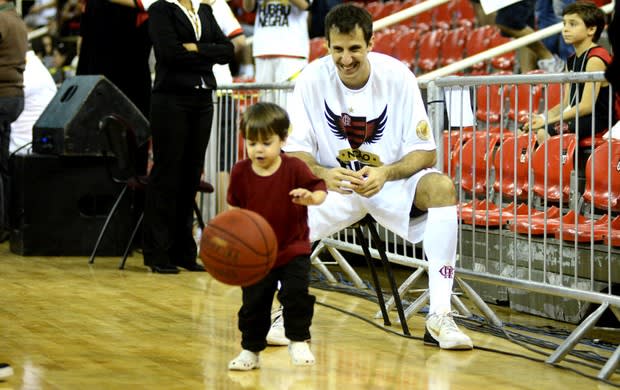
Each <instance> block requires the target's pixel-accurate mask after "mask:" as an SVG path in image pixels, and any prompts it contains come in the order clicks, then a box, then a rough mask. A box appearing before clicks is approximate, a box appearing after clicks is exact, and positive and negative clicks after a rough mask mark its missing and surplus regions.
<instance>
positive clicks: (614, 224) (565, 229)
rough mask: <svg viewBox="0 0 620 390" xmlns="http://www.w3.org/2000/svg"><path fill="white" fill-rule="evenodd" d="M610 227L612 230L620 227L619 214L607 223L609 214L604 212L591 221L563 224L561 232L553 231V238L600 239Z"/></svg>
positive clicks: (568, 239) (588, 240)
mask: <svg viewBox="0 0 620 390" xmlns="http://www.w3.org/2000/svg"><path fill="white" fill-rule="evenodd" d="M610 229H611V231H612V232H614V231H615V230H618V229H620V216H617V217H616V218H614V219H613V220H612V221H611V223H609V216H608V215H607V214H605V215H603V216H602V217H601V218H599V219H598V220H596V221H592V223H585V224H579V225H575V224H567V225H564V226H562V232H559V231H557V232H556V233H555V238H557V239H562V240H565V241H577V242H593V241H594V242H596V241H602V240H603V239H604V238H605V235H607V233H608V232H609V230H610Z"/></svg>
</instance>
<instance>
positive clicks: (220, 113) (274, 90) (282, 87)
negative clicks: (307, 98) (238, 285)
mask: <svg viewBox="0 0 620 390" xmlns="http://www.w3.org/2000/svg"><path fill="white" fill-rule="evenodd" d="M584 82H604V77H603V74H602V73H562V74H532V75H508V76H493V75H491V76H471V77H453V76H450V77H444V78H437V79H435V80H433V81H432V82H429V83H428V84H427V85H426V87H427V90H426V92H427V101H428V103H429V104H428V111H429V117H430V119H431V124H432V127H433V132H434V134H435V139H436V142H437V145H438V149H437V150H438V152H439V154H440V155H441V159H439V160H440V162H439V163H438V166H439V167H440V168H443V159H444V158H448V157H450V159H449V162H448V167H449V168H448V169H449V172H448V173H452V172H453V173H454V180H455V183H456V184H457V186H458V188H459V198H460V201H461V202H462V203H466V202H467V201H471V200H475V198H476V197H477V196H478V197H480V200H481V201H482V202H484V206H481V207H480V208H481V210H479V211H481V212H482V214H481V215H482V218H483V219H484V218H485V217H488V213H489V211H490V209H489V207H488V205H490V204H494V205H496V206H499V207H498V208H499V210H500V211H499V218H500V220H502V215H503V213H504V212H506V215H504V218H503V221H502V223H501V224H500V225H499V226H490V225H489V224H488V223H483V224H482V225H476V224H475V223H472V224H467V223H463V222H462V221H461V222H459V227H460V229H459V246H458V261H457V276H458V278H457V282H458V285H459V286H460V287H461V289H462V290H463V291H464V292H465V293H467V295H468V296H469V297H470V298H471V299H472V301H473V302H474V303H475V304H476V305H477V306H478V308H480V310H481V311H482V312H483V314H484V315H485V316H486V318H487V319H488V320H489V321H490V322H492V323H494V324H496V325H499V324H501V321H500V320H499V319H498V318H497V316H495V314H494V313H493V311H492V310H491V309H490V308H489V307H488V306H487V305H486V304H485V303H484V302H483V299H482V298H481V296H480V295H484V294H478V293H476V290H478V289H483V288H482V286H493V287H494V288H496V289H504V291H508V292H509V293H512V294H515V296H516V291H522V292H527V293H530V294H526V296H527V295H531V293H536V294H542V296H547V297H560V298H561V299H562V300H567V299H568V300H575V301H576V302H581V303H585V302H587V303H591V304H594V305H600V306H599V307H598V309H596V310H593V311H592V313H591V314H589V315H587V317H586V314H587V313H585V310H584V308H585V307H587V305H580V308H581V309H580V312H579V315H581V316H582V318H579V319H578V320H582V319H583V317H586V318H585V319H583V321H582V322H581V325H580V326H578V327H577V329H576V330H575V331H574V332H573V334H572V335H571V337H569V338H568V339H567V340H566V341H565V342H564V344H562V345H561V346H560V347H559V348H558V349H557V350H556V351H555V352H554V354H553V355H552V356H551V357H550V358H549V359H548V362H550V363H555V362H558V361H559V360H561V359H562V358H563V357H564V356H565V355H566V354H567V353H568V352H569V351H570V350H571V349H572V348H573V347H574V345H575V344H576V343H577V342H578V340H579V339H580V338H581V337H582V336H583V334H584V333H585V332H586V331H587V330H589V329H590V328H591V327H593V326H594V324H595V323H596V321H597V319H598V318H600V316H601V315H602V313H603V312H604V311H605V310H606V309H607V308H610V309H611V310H612V312H613V313H614V314H616V315H618V314H620V311H619V310H618V308H620V297H618V296H616V295H614V286H615V284H616V283H617V281H618V279H620V275H619V274H618V271H617V270H620V267H618V262H619V260H620V250H619V248H616V247H614V246H612V244H611V241H610V242H609V243H608V244H603V243H602V242H600V240H598V239H594V238H592V239H591V240H590V241H589V242H582V243H578V242H576V241H565V240H563V239H561V237H562V235H561V234H562V229H564V228H565V227H566V226H568V225H570V221H569V220H560V223H559V229H560V230H559V231H560V235H559V237H560V238H556V237H555V236H554V235H552V234H549V232H547V230H546V229H545V232H544V233H543V235H542V236H540V237H539V236H537V235H536V234H533V232H532V231H531V230H528V231H526V232H525V233H519V232H517V231H516V230H511V229H510V228H509V227H510V221H511V219H512V218H513V216H510V215H508V214H509V213H508V212H509V211H510V210H509V209H505V208H504V206H505V205H506V203H507V202H510V201H512V202H513V203H514V204H517V203H518V202H520V203H523V204H525V205H526V206H527V207H528V211H527V213H525V214H522V216H523V215H525V217H526V218H531V217H532V215H533V213H535V212H540V211H544V210H548V209H549V208H550V207H552V206H551V202H550V200H549V199H548V197H547V196H546V195H543V196H542V197H538V196H537V195H536V194H535V193H534V191H533V189H532V187H533V186H532V184H531V180H533V174H530V175H529V177H528V181H530V183H529V185H528V189H527V191H526V196H525V197H521V198H519V199H517V198H516V197H514V198H513V199H502V197H501V196H500V197H498V196H496V195H498V194H493V192H492V191H490V190H488V189H489V188H490V183H492V182H493V180H494V179H495V178H496V177H501V176H502V172H503V168H502V169H500V170H499V171H496V170H494V169H490V168H489V169H485V170H484V174H483V176H484V177H483V178H482V179H483V181H484V182H485V183H487V184H486V186H487V187H486V189H487V190H485V192H484V194H483V195H482V196H480V194H478V195H475V194H472V193H468V192H467V191H466V190H464V189H463V187H462V186H461V184H462V183H461V180H462V178H463V176H464V173H463V165H464V160H463V152H462V149H461V151H460V152H457V153H456V154H455V153H454V151H451V150H450V151H449V152H448V153H450V155H449V156H448V155H446V156H444V155H443V151H444V150H445V149H444V145H443V140H444V136H443V134H444V133H443V132H444V129H450V128H452V131H453V132H454V135H455V137H456V139H457V140H463V139H464V137H465V136H466V135H467V134H468V133H469V134H477V133H480V134H484V135H485V136H484V137H483V138H480V139H481V140H484V141H483V142H485V145H484V146H485V147H486V146H487V145H489V144H488V140H489V138H490V137H491V136H496V137H497V138H498V144H497V145H498V146H497V147H494V148H488V149H487V150H485V153H484V154H485V155H486V156H487V159H488V160H491V159H492V158H493V156H494V153H497V150H498V148H499V147H500V146H501V145H502V142H504V140H505V139H506V138H507V137H514V136H516V135H517V133H518V132H519V131H520V130H519V129H520V126H521V125H522V123H519V120H518V119H517V118H516V117H515V118H513V119H511V117H509V115H508V112H509V111H510V109H511V108H512V109H513V110H515V109H516V108H517V107H518V106H523V104H522V103H523V102H521V104H519V103H518V102H515V101H511V99H515V98H516V99H525V100H526V101H527V104H525V106H526V107H527V108H528V112H527V114H532V113H535V112H541V111H542V113H544V112H545V111H546V110H548V109H549V108H551V107H550V99H551V98H552V96H550V89H549V88H548V87H549V86H550V85H552V84H565V83H584ZM518 85H527V86H528V88H529V89H528V90H527V91H529V93H526V94H525V95H526V96H518V93H512V94H511V93H510V92H509V89H510V88H515V89H516V86H518ZM494 86H499V88H497V89H496V90H497V91H499V92H498V93H499V95H498V96H493V97H488V94H487V101H486V103H487V104H483V103H478V91H479V88H484V89H486V90H490V89H492V88H493V87H494ZM534 87H539V88H542V90H543V91H544V92H543V93H542V97H541V99H542V100H541V101H540V102H535V101H534V98H533V95H534V94H533V93H531V91H532V90H533V88H534ZM292 88H293V86H292V85H291V84H257V83H248V84H233V85H227V86H222V87H221V89H219V90H218V94H217V101H216V109H215V113H216V114H215V118H214V121H213V133H212V137H211V141H210V143H209V148H208V150H207V158H206V163H205V176H206V179H207V180H209V181H210V182H212V183H214V185H215V187H216V188H217V192H216V194H215V196H213V197H207V198H206V199H205V202H206V204H205V205H204V206H206V207H203V210H204V212H205V214H206V215H205V217H206V218H210V217H212V216H214V215H215V214H217V213H218V212H220V211H222V210H223V209H224V207H225V196H226V188H227V184H228V182H227V179H228V172H229V171H230V168H231V167H232V165H233V164H234V162H235V161H237V160H239V159H241V158H243V157H244V151H243V147H242V145H240V143H239V142H240V138H239V136H238V132H237V128H238V123H239V115H240V114H241V113H242V112H243V111H244V109H245V108H246V107H247V106H248V105H251V104H253V103H254V102H257V101H259V100H264V99H269V100H272V99H274V98H275V99H276V100H277V101H278V102H280V103H283V102H284V101H285V97H286V96H287V94H288V93H289V92H290V90H291V89H292ZM446 90H450V91H454V90H456V91H457V93H456V94H455V93H451V94H450V96H452V98H453V99H454V98H456V99H460V100H461V102H460V104H458V105H457V106H459V107H461V108H462V107H463V106H465V107H467V106H469V107H470V108H471V111H472V119H473V126H465V125H463V120H462V119H463V117H464V116H465V114H467V113H465V112H464V111H467V110H459V111H460V112H458V114H455V113H454V112H450V113H449V115H448V118H450V119H449V120H448V122H447V123H444V122H445V121H444V113H445V111H446V108H445V95H446V93H445V92H444V91H446ZM560 91H562V90H561V89H560ZM515 92H517V91H516V90H515ZM560 94H563V92H560ZM468 95H469V98H468ZM561 98H563V96H561ZM283 99H284V100H283ZM491 99H499V100H500V105H499V106H500V113H499V122H498V126H497V127H499V130H498V129H497V128H494V126H493V125H492V123H490V121H489V120H488V119H486V120H480V119H476V118H475V115H476V111H477V110H478V108H479V107H478V106H479V105H483V106H484V107H486V106H488V103H489V101H490V100H491ZM592 104H593V105H594V102H593V103H592ZM451 106H452V107H454V105H451ZM612 106H613V105H610V107H612ZM457 115H458V120H455V118H456V117H457ZM607 116H608V117H609V123H608V125H609V127H611V125H612V124H613V123H611V112H610V113H608V115H607ZM528 121H529V120H528ZM455 122H458V123H459V124H458V127H455V125H454V123H455ZM529 137H533V135H531V134H530V135H529ZM472 139H473V138H472ZM580 141H582V140H579V139H578V140H577V144H576V146H575V153H576V155H580V153H581V152H584V151H589V154H592V153H593V152H594V150H595V148H596V147H595V146H590V147H582V146H579V142H580ZM474 142H475V141H474ZM605 142H606V144H607V145H608V146H610V145H611V144H612V141H611V140H606V141H605ZM459 146H462V143H461V144H460V145H459ZM538 148H542V149H541V150H543V151H544V158H543V162H544V166H545V167H546V166H547V163H548V162H549V160H550V159H551V151H550V150H545V149H548V147H547V146H545V144H543V145H542V147H541V146H539V147H538ZM533 149H534V148H533ZM533 149H532V150H533ZM610 150H611V148H610ZM528 153H529V154H530V157H531V153H533V152H532V151H528ZM518 156H519V154H518V153H515V154H514V159H516V158H517V157H518ZM607 157H608V158H607V161H608V166H609V167H611V168H612V169H607V170H606V172H607V175H608V183H609V186H611V183H612V180H611V175H613V174H614V173H615V172H617V167H618V161H615V160H614V161H612V160H611V158H612V155H611V153H610V152H609V153H608V156H607ZM578 161H579V159H577V158H574V159H572V164H574V166H573V169H571V174H570V176H569V177H563V176H560V181H562V180H564V181H565V183H560V184H561V185H563V184H568V186H569V188H570V198H569V200H568V201H560V202H559V203H558V204H557V206H556V207H557V208H559V210H560V215H565V214H566V213H567V212H569V211H571V210H572V211H573V212H580V213H583V214H584V215H589V216H590V217H591V221H590V222H589V223H590V225H589V226H590V228H589V229H586V230H589V232H590V233H593V232H594V230H597V231H598V230H600V229H601V227H602V226H605V227H606V228H603V230H605V229H606V233H607V234H610V233H611V232H612V230H614V229H612V220H613V219H614V218H616V216H617V215H618V211H617V210H614V208H613V207H612V205H611V202H610V201H608V203H607V207H606V208H603V209H595V208H594V206H593V205H586V206H584V204H585V203H584V202H583V196H582V194H583V184H584V179H583V178H580V177H579V175H578V173H579V172H582V173H583V172H584V169H583V167H582V166H580V165H579V163H578ZM452 163H454V164H455V165H456V167H452V166H451V164H452ZM506 163H507V162H506ZM512 163H513V164H514V163H516V161H512ZM529 164H530V165H529V166H528V167H529V170H530V171H534V167H533V166H532V162H531V159H530V162H529ZM502 166H503V165H502ZM453 168H455V169H453ZM590 169H591V172H590V175H588V179H589V180H591V183H590V185H591V186H593V185H594V184H595V183H594V179H595V175H596V173H597V172H598V171H599V170H598V169H597V168H596V167H594V166H591V167H590ZM472 171H473V172H477V170H476V169H475V167H473V168H472ZM548 174H549V172H546V168H545V172H544V173H543V177H544V181H543V182H544V184H545V185H547V184H548V180H549V179H548ZM580 184H581V186H580ZM608 190H612V188H608ZM609 192H611V191H609ZM535 200H536V201H535ZM502 209H504V210H502ZM461 211H462V209H461ZM474 212H476V211H475V210H474ZM513 214H516V213H513ZM605 215H607V220H606V222H604V224H601V225H595V223H596V221H598V220H599V219H600V218H602V217H604V216H605ZM461 217H462V215H461ZM545 218H546V219H543V223H544V224H545V225H547V224H549V222H550V220H551V219H552V217H551V216H550V215H549V216H548V217H545ZM528 221H529V219H528ZM379 229H380V230H379V231H380V233H381V235H382V239H383V242H384V244H385V247H384V248H383V249H384V250H385V252H386V254H387V256H388V259H389V260H390V262H393V263H396V264H400V265H403V266H406V267H411V268H412V273H411V275H410V277H409V278H407V280H406V281H405V282H404V283H403V284H402V285H401V287H400V288H399V291H401V294H404V293H405V292H406V291H407V290H408V289H409V287H410V286H411V285H412V284H413V283H414V282H415V281H417V280H418V279H419V278H420V276H421V275H422V274H423V273H424V272H425V270H426V261H425V260H424V258H417V257H416V256H415V254H416V253H418V254H419V253H423V248H421V247H420V246H419V245H413V244H411V243H409V242H407V241H405V240H404V239H403V238H402V237H399V236H397V235H396V234H394V233H393V232H390V231H388V230H385V229H383V228H382V227H381V226H379ZM322 251H328V252H329V253H330V254H331V255H332V258H333V259H334V263H335V264H338V265H339V266H340V267H341V269H342V270H343V271H344V272H345V273H346V274H347V275H348V276H349V278H350V279H351V281H352V282H353V283H354V284H355V285H356V286H357V287H360V288H365V287H366V286H365V285H364V283H363V281H362V280H361V278H360V277H359V276H358V275H357V274H356V273H355V270H354V269H353V268H352V267H351V266H350V265H349V264H348V262H347V261H346V259H345V258H344V256H342V254H341V253H340V251H345V252H351V253H356V254H363V251H362V248H361V247H360V246H359V244H358V242H357V241H356V239H355V235H354V234H353V231H352V230H350V229H345V230H343V231H341V232H339V233H337V234H335V235H333V236H331V237H329V238H327V239H324V240H322V241H321V243H320V244H319V245H318V246H317V248H316V249H315V251H314V253H313V255H312V261H313V264H314V265H315V267H317V268H318V269H319V270H320V271H321V272H323V273H324V274H325V276H326V277H327V279H328V281H330V282H333V283H336V278H335V277H334V276H333V275H332V273H331V272H330V271H329V270H328V268H327V267H326V266H325V262H323V261H321V259H320V257H319V254H320V253H321V252H322ZM370 252H371V255H372V256H373V257H376V258H378V257H379V253H378V251H377V248H374V247H371V248H370ZM412 254H413V255H412ZM470 284H471V285H470ZM472 286H473V287H472ZM485 298H486V297H485ZM427 299H428V296H427V295H425V294H423V295H422V296H421V297H419V298H418V299H416V300H415V301H414V302H413V303H412V304H411V305H410V306H409V307H408V308H407V309H406V314H407V316H410V315H411V314H413V313H414V312H416V311H417V310H419V309H420V308H421V307H422V306H423V305H424V304H425V303H426V301H427ZM549 299H550V298H549ZM453 302H454V303H455V307H456V308H457V309H459V310H461V311H462V312H463V311H467V309H466V307H465V305H463V304H462V303H461V302H460V301H459V299H458V298H457V297H455V298H454V299H453ZM388 304H392V301H388ZM542 314H547V315H549V313H542ZM377 315H379V313H377ZM573 322H578V321H573ZM619 354H620V353H616V354H614V355H613V357H612V359H610V361H609V362H608V364H607V365H606V366H605V367H603V369H602V370H601V372H600V374H599V376H600V377H601V378H607V377H609V376H610V375H611V373H612V372H613V370H614V369H615V367H616V365H617V363H618V360H619V359H620V355H619Z"/></svg>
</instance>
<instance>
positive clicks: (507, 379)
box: [0, 243, 620, 390]
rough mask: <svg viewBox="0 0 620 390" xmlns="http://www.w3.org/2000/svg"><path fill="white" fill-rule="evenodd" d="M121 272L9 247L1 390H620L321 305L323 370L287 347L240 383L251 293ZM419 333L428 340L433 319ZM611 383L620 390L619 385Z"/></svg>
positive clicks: (328, 299)
mask: <svg viewBox="0 0 620 390" xmlns="http://www.w3.org/2000/svg"><path fill="white" fill-rule="evenodd" d="M117 262H118V259H117V258H98V259H97V261H96V263H95V264H94V265H93V266H89V265H88V264H87V259H86V258H85V257H84V258H82V257H20V256H17V255H13V254H12V253H10V252H9V249H8V244H6V243H5V244H2V245H0V278H1V279H0V282H1V290H0V291H2V301H1V302H0V326H1V328H0V329H1V330H2V331H1V336H0V337H1V338H0V361H3V362H9V363H11V364H12V366H13V367H14V370H15V375H14V376H13V377H11V378H10V379H9V380H8V381H6V382H0V390H3V389H269V390H272V389H274V390H277V389H291V390H292V389H337V390H344V389H438V390H448V389H480V388H488V389H512V388H515V389H604V388H612V387H611V386H609V385H606V384H603V383H601V382H597V381H595V380H592V379H588V378H585V377H583V376H580V375H577V374H575V373H572V372H570V371H567V370H564V369H561V368H557V367H552V366H549V365H545V364H543V363H538V362H533V361H529V360H526V359H523V358H519V357H511V356H507V355H502V354H498V353H493V352H488V351H482V350H473V351H466V352H450V351H442V350H439V349H436V348H433V347H427V346H424V345H423V344H422V342H421V341H419V340H412V339H407V338H404V337H401V336H398V335H394V334H391V333H388V332H385V331H384V330H381V329H378V328H377V327H374V326H372V325H370V324H368V323H366V322H364V321H361V320H360V319H357V318H355V317H353V316H350V315H347V314H343V313H341V312H338V311H335V310H333V309H331V308H328V307H325V306H322V305H320V304H317V305H316V308H315V315H314V320H313V325H312V350H313V351H314V354H315V356H316V358H317V364H316V365H315V366H312V367H295V366H292V365H291V364H290V362H289V358H288V352H287V349H286V348H285V347H269V348H268V349H267V350H266V351H264V352H263V353H262V354H261V363H262V368H261V369H260V370H254V371H252V372H230V371H228V370H227V364H228V361H229V360H230V359H231V358H233V357H234V356H236V354H237V353H238V352H239V350H240V346H239V340H240V335H239V331H238V330H237V326H236V313H237V310H238V308H239V305H240V300H241V299H240V289H239V288H236V287H230V286H226V285H223V284H220V283H219V282H217V281H215V280H213V279H212V278H211V277H210V276H209V275H208V274H206V273H189V272H182V273H181V274H179V275H158V274H152V273H150V272H149V271H148V270H147V269H146V268H144V267H143V266H142V265H141V264H142V261H141V258H140V257H134V258H130V259H129V261H128V267H127V269H126V270H124V271H120V270H118V269H116V265H117ZM313 294H315V295H316V296H317V302H323V303H327V304H330V305H333V306H337V307H339V308H341V309H344V310H346V311H350V312H354V313H357V314H360V315H362V316H363V317H365V318H372V316H373V314H374V313H375V312H376V310H377V307H376V305H375V304H373V303H371V302H369V301H367V300H364V299H362V298H359V297H354V296H351V295H345V294H341V293H336V292H328V291H325V290H319V289H313ZM530 320H531V319H530ZM533 322H536V321H533ZM377 323H378V324H379V323H381V322H380V321H377ZM409 325H410V327H411V328H412V333H413V335H414V336H417V337H421V336H422V334H423V316H422V315H414V316H413V317H412V318H411V319H410V321H409ZM393 329H395V330H400V328H398V327H394V328H393ZM468 333H469V334H470V335H471V336H472V338H473V340H474V343H475V345H476V346H481V347H488V348H494V349H499V350H504V351H509V352H516V353H520V354H524V355H528V356H532V357H536V358H540V356H538V355H536V354H534V353H532V352H529V351H527V350H525V349H524V348H522V347H520V346H518V345H515V344H512V343H510V342H508V341H505V340H502V339H500V338H497V337H494V336H491V335H487V334H483V333H478V332H471V331H469V332H468ZM575 367H577V366H575ZM577 368H579V369H580V370H582V371H584V372H586V373H588V374H590V375H594V374H596V370H591V369H590V370H589V369H587V368H584V367H577ZM611 379H612V380H613V381H615V382H616V383H620V379H619V378H618V376H617V375H614V377H612V378H611Z"/></svg>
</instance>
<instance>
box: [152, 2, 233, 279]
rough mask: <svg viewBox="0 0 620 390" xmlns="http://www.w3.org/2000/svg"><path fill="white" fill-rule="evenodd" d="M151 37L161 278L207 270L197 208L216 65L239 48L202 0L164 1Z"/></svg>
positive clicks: (155, 11) (155, 235) (155, 256)
mask: <svg viewBox="0 0 620 390" xmlns="http://www.w3.org/2000/svg"><path fill="white" fill-rule="evenodd" d="M149 36H150V37H151V40H152V42H153V48H154V51H155V59H156V65H155V83H154V85H153V96H152V99H151V110H150V113H151V114H150V122H151V132H152V134H153V136H152V141H153V160H154V163H153V169H152V170H151V173H150V175H149V185H148V186H147V189H146V204H145V208H144V227H143V229H144V242H143V254H144V264H145V265H146V266H148V267H150V268H151V269H152V271H153V272H156V273H162V274H177V273H179V269H178V268H177V266H178V267H183V268H185V269H187V270H189V271H204V267H203V266H202V265H200V264H198V263H196V256H197V253H198V251H197V246H196V242H195V241H194V237H193V232H192V220H193V218H192V216H193V204H194V200H195V198H196V189H197V188H198V184H199V182H200V174H201V172H202V170H203V167H204V158H205V151H206V148H207V144H208V143H209V137H210V134H211V122H212V119H213V101H212V98H213V97H212V93H213V90H214V89H215V88H216V86H217V84H216V81H215V76H214V75H213V71H212V66H213V64H215V63H218V64H227V63H229V62H230V61H232V59H233V57H234V47H233V44H232V43H231V42H230V40H229V39H228V38H226V36H225V35H224V33H222V30H221V29H220V27H219V26H218V24H217V22H216V20H215V18H214V16H213V13H212V9H211V7H210V6H208V5H207V4H204V3H200V2H199V0H193V1H190V0H179V1H176V0H160V1H157V2H155V3H153V4H152V5H151V6H150V7H149Z"/></svg>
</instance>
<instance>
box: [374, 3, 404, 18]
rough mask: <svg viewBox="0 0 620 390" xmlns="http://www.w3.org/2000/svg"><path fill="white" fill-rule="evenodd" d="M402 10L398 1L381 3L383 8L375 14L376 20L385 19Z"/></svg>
mask: <svg viewBox="0 0 620 390" xmlns="http://www.w3.org/2000/svg"><path fill="white" fill-rule="evenodd" d="M402 8H403V5H402V3H401V2H400V1H396V0H393V1H386V2H385V3H383V7H382V8H381V10H380V11H379V12H378V14H377V19H382V18H385V17H386V16H389V15H392V14H395V13H396V12H398V11H400V10H401V9H402Z"/></svg>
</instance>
